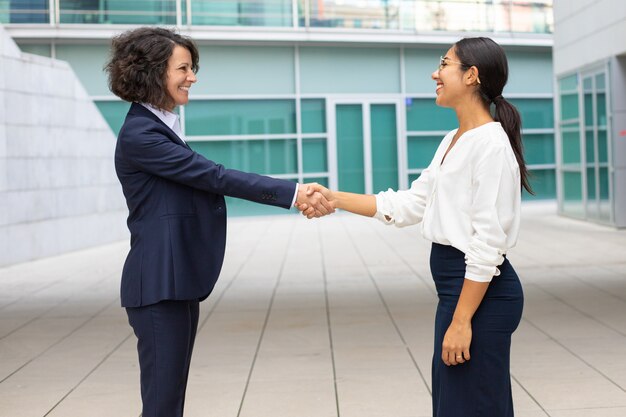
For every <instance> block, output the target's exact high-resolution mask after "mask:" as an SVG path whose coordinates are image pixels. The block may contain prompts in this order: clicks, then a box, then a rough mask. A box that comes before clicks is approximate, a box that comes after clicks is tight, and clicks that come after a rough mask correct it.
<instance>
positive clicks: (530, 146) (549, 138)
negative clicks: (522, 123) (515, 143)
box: [522, 134, 556, 165]
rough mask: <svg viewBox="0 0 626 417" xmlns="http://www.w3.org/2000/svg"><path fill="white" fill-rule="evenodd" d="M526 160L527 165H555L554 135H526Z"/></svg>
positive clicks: (523, 138)
mask: <svg viewBox="0 0 626 417" xmlns="http://www.w3.org/2000/svg"><path fill="white" fill-rule="evenodd" d="M522 140H523V142H524V160H525V161H526V164H527V165H534V164H554V163H555V162H556V159H555V156H554V152H555V150H554V135H553V134H525V135H523V136H522Z"/></svg>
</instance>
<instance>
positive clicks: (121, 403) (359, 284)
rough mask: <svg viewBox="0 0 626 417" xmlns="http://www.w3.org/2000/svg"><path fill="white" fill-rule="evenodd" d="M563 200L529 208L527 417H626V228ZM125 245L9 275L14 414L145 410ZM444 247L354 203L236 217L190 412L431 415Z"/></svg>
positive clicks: (0, 348) (0, 280) (523, 373)
mask: <svg viewBox="0 0 626 417" xmlns="http://www.w3.org/2000/svg"><path fill="white" fill-rule="evenodd" d="M547 209H551V208H550V206H545V205H526V204H525V205H524V208H523V213H524V214H523V216H524V218H523V222H522V233H521V235H520V240H519V242H518V245H517V247H516V248H514V249H513V250H512V251H511V253H510V254H509V259H510V260H511V261H512V262H513V264H514V265H515V267H516V268H517V270H518V273H519V275H520V277H521V280H522V282H523V285H524V290H525V297H526V304H525V310H524V319H523V321H522V323H521V324H520V326H519V328H518V330H517V331H516V333H515V334H514V336H513V344H512V365H511V369H512V375H513V377H514V379H513V382H512V384H513V396H514V403H515V409H516V416H517V417H540V416H541V417H546V416H548V417H616V416H620V417H622V416H624V415H626V394H625V392H624V390H625V389H626V377H624V375H626V357H625V356H624V355H623V352H624V351H626V336H625V333H626V324H624V320H623V319H622V318H623V317H624V314H625V313H626V307H625V306H626V259H625V258H624V256H623V253H626V233H624V231H617V230H614V229H611V228H606V227H601V226H597V225H592V224H587V223H584V222H578V221H573V220H570V219H564V218H560V217H557V216H555V215H554V214H552V213H550V212H548V211H546V210H547ZM302 236H306V237H307V238H306V239H302V238H301V237H302ZM127 250H128V243H127V242H120V243H116V244H113V245H106V246H102V247H99V248H92V249H88V250H85V251H79V252H75V253H68V254H65V255H61V256H58V257H52V258H48V259H42V260H38V261H33V262H27V263H23V264H19V265H13V266H10V267H6V268H0V381H2V382H0V415H1V416H5V415H6V416H11V417H27V416H28V417H31V416H32V417H42V416H43V415H44V414H46V413H47V412H50V413H49V414H48V415H49V416H51V417H75V416H76V417H78V416H80V417H83V416H89V417H100V416H102V417H104V416H107V417H109V416H132V417H135V416H138V415H139V411H140V396H139V381H138V379H139V373H138V365H137V359H136V351H135V340H134V337H132V335H131V329H130V327H129V326H128V324H127V320H126V317H125V314H124V311H123V309H121V308H120V307H119V306H118V302H117V301H116V300H117V297H118V296H119V295H118V294H119V274H120V269H121V265H122V263H123V259H124V256H125V255H126V253H127ZM429 252H430V243H429V242H427V241H425V240H423V239H422V238H421V237H420V235H419V228H418V227H409V228H403V229H398V228H394V227H386V226H384V225H382V224H380V223H379V222H377V221H375V220H373V219H367V218H362V217H357V216H350V215H347V214H345V213H341V214H339V215H336V216H333V217H330V218H328V219H322V220H317V221H314V222H308V221H305V220H304V219H301V218H299V217H296V216H274V217H257V218H237V219H231V220H230V223H229V239H228V242H227V254H226V259H225V263H224V266H223V269H222V274H221V278H220V280H219V281H218V283H217V285H216V288H215V290H214V292H213V294H212V295H211V297H210V298H209V299H208V300H206V301H205V302H203V303H202V305H201V310H200V314H201V317H200V323H201V326H200V329H199V331H198V336H197V339H196V346H195V351H194V356H193V359H192V367H191V372H190V376H189V387H188V396H187V401H186V416H187V417H213V416H214V417H236V416H237V415H238V414H239V415H240V416H242V417H263V416H270V415H271V416H276V417H282V416H289V417H293V416H298V417H308V416H311V417H326V416H328V417H336V416H337V415H338V411H337V408H338V409H339V415H341V416H342V417H346V416H348V417H351V416H355V417H369V416H372V417H387V416H393V417H427V416H430V415H431V399H430V394H429V386H430V366H431V360H432V351H433V320H434V312H435V308H436V304H437V298H436V295H435V292H434V285H433V282H432V278H431V276H430V271H429V265H428V256H429ZM270 307H271V310H269V309H270ZM268 313H269V314H268ZM329 326H330V327H329ZM3 336H4V337H3ZM11 374H12V375H11ZM8 375H11V376H10V377H8V378H6V377H7V376H8ZM334 377H336V380H334V379H333V378H334ZM4 378H6V379H5V380H3V379H4ZM544 410H546V411H544Z"/></svg>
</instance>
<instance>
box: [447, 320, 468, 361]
mask: <svg viewBox="0 0 626 417" xmlns="http://www.w3.org/2000/svg"><path fill="white" fill-rule="evenodd" d="M471 342H472V323H471V321H468V322H459V321H456V320H454V319H453V320H452V323H451V324H450V327H448V330H447V331H446V334H445V335H444V337H443V344H442V346H441V359H442V360H443V362H444V363H445V364H446V365H448V366H450V365H458V364H461V363H464V362H465V361H469V360H470V351H469V348H470V344H471Z"/></svg>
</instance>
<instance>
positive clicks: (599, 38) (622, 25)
mask: <svg viewBox="0 0 626 417" xmlns="http://www.w3.org/2000/svg"><path fill="white" fill-rule="evenodd" d="M625 40H626V1H624V0H557V1H555V2H554V57H553V58H554V71H555V73H556V75H557V76H558V75H560V74H563V73H565V72H569V71H572V70H575V69H578V68H581V67H583V66H585V65H588V64H593V63H595V62H597V61H600V60H603V59H606V58H608V57H611V56H616V55H621V54H626V41H625Z"/></svg>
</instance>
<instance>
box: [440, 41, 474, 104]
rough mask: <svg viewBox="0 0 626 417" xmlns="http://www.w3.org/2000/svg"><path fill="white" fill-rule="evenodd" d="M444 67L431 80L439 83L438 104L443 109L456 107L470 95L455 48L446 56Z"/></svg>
mask: <svg viewBox="0 0 626 417" xmlns="http://www.w3.org/2000/svg"><path fill="white" fill-rule="evenodd" d="M443 58H444V60H443V63H442V65H443V67H442V68H440V69H437V70H436V71H435V72H433V73H432V75H431V78H432V79H433V80H435V82H436V83H437V87H436V90H435V91H436V93H437V100H436V103H437V105H439V106H442V107H455V106H456V105H457V104H458V102H459V101H460V100H463V99H465V96H466V94H468V92H469V91H468V88H467V87H468V85H467V82H466V80H465V79H464V74H465V72H466V71H464V70H463V68H462V66H461V64H460V60H459V57H458V56H457V55H456V53H455V52H454V46H453V47H452V48H450V49H449V50H448V52H446V54H445V55H444V57H443Z"/></svg>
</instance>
